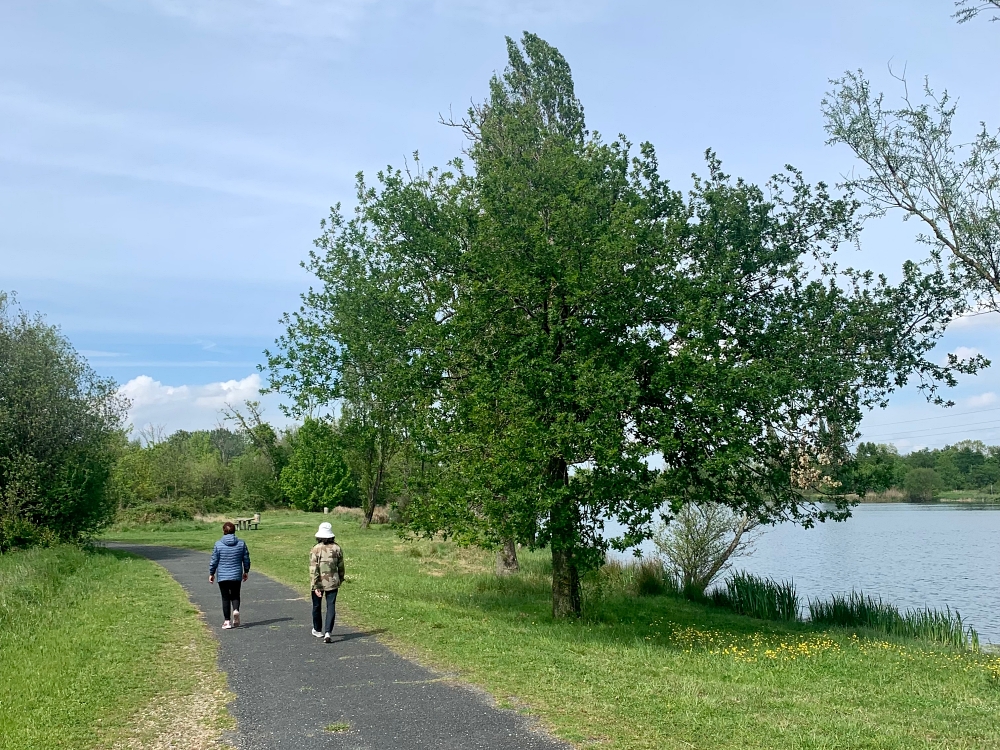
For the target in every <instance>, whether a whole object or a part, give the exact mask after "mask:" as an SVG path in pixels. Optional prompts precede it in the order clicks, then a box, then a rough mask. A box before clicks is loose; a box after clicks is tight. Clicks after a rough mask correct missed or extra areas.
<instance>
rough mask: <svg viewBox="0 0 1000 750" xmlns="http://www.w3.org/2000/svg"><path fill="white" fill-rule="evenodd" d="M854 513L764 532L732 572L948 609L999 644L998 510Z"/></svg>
mask: <svg viewBox="0 0 1000 750" xmlns="http://www.w3.org/2000/svg"><path fill="white" fill-rule="evenodd" d="M853 514H854V515H853V517H852V518H851V519H849V520H848V521H846V522H844V523H825V524H817V526H816V527H815V528H813V529H803V528H801V527H798V526H795V525H793V524H781V525H779V526H775V527H765V530H764V532H763V533H762V534H761V535H760V536H759V537H758V540H757V544H756V548H755V551H754V553H753V555H752V556H750V557H748V558H742V559H740V560H737V561H736V562H735V563H734V565H733V567H734V569H736V568H741V569H743V570H747V571H749V572H751V573H756V574H758V575H763V576H767V577H770V578H775V579H777V580H787V579H791V580H794V581H795V587H796V589H797V590H798V592H799V596H800V598H801V599H802V601H803V602H805V600H806V599H807V598H817V597H824V598H825V597H827V596H829V595H830V594H832V593H847V592H849V591H850V590H851V589H852V588H853V589H857V590H862V591H864V592H865V593H866V594H871V595H873V596H880V597H882V599H883V600H884V601H888V602H892V603H893V604H896V605H897V606H899V607H900V608H907V607H923V606H925V605H926V606H930V607H939V608H942V607H944V606H945V605H948V606H950V607H951V608H952V609H957V610H958V611H959V612H961V613H962V618H963V619H964V620H965V621H966V622H967V623H968V624H970V625H972V626H973V627H975V628H976V630H978V631H979V636H980V638H981V639H982V640H983V641H984V642H992V643H1000V506H990V507H983V506H968V505H911V504H909V503H877V504H865V505H861V506H858V507H857V508H855V509H854V511H853ZM608 531H609V532H612V533H613V532H614V530H613V529H612V528H611V527H610V526H609V528H608ZM643 550H644V552H647V553H648V552H649V551H651V550H652V546H651V544H649V543H647V544H646V545H644V546H643Z"/></svg>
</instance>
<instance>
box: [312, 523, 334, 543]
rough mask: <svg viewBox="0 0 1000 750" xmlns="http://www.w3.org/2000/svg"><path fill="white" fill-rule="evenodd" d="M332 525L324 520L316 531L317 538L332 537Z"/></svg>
mask: <svg viewBox="0 0 1000 750" xmlns="http://www.w3.org/2000/svg"><path fill="white" fill-rule="evenodd" d="M333 536H334V534H333V526H331V525H330V524H329V523H327V522H326V521H324V522H323V523H321V524H320V525H319V530H318V531H317V532H316V538H317V539H333Z"/></svg>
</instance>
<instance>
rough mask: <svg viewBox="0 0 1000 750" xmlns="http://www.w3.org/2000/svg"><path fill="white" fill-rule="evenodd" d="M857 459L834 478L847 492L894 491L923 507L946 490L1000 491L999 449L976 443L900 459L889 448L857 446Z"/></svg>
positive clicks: (896, 453)
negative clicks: (854, 463) (850, 467)
mask: <svg viewBox="0 0 1000 750" xmlns="http://www.w3.org/2000/svg"><path fill="white" fill-rule="evenodd" d="M857 458H858V461H857V464H856V465H855V466H854V467H853V468H852V470H851V473H850V474H849V475H847V476H843V477H839V479H840V480H841V482H842V483H843V488H844V489H845V490H846V491H848V492H857V493H859V494H860V493H864V492H884V491H886V490H890V489H896V490H899V491H901V492H903V493H904V494H905V495H906V497H907V498H908V499H910V500H917V501H927V500H932V499H934V497H935V496H937V495H938V494H939V493H941V492H943V491H946V490H978V491H990V490H992V488H993V485H1000V446H989V445H986V444H985V443H983V442H982V441H979V440H963V441H961V442H959V443H956V444H955V445H949V446H945V447H944V448H935V449H933V450H931V449H928V448H924V449H923V450H919V451H913V452H912V453H908V454H906V455H905V456H901V455H899V451H897V450H896V447H895V446H892V445H885V444H880V443H861V445H859V446H858V451H857ZM998 489H1000V487H998Z"/></svg>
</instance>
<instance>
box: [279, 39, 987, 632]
mask: <svg viewBox="0 0 1000 750" xmlns="http://www.w3.org/2000/svg"><path fill="white" fill-rule="evenodd" d="M508 60H509V63H508V66H507V68H506V70H505V71H504V73H503V74H502V75H498V76H495V77H494V78H493V80H492V81H491V84H490V96H489V98H488V100H487V101H486V102H484V103H483V104H482V105H479V106H476V107H473V109H472V110H471V111H470V112H469V115H468V118H467V119H466V120H464V121H463V122H461V123H457V124H458V125H459V126H460V127H461V128H462V129H463V130H464V132H465V134H466V135H467V137H468V139H469V147H468V149H467V156H468V162H467V164H466V162H465V161H463V160H455V161H454V162H453V163H452V164H451V171H449V172H443V173H439V172H436V171H434V170H430V171H428V172H426V173H425V172H423V171H420V170H418V171H416V172H400V171H394V170H388V171H386V172H383V173H380V174H379V178H378V185H377V186H376V187H368V186H366V185H365V183H364V182H363V181H362V182H359V191H358V198H359V205H358V209H357V212H356V215H355V217H354V218H353V219H352V220H351V221H346V222H345V221H344V220H342V219H341V218H340V217H339V214H335V216H334V217H333V219H332V221H331V222H330V224H328V230H327V232H326V233H325V234H324V236H323V238H321V240H320V241H319V245H320V248H321V249H322V251H323V252H322V253H318V254H314V256H313V257H312V265H311V268H312V269H313V270H314V272H315V273H316V275H317V276H318V277H319V278H320V279H321V280H322V282H323V285H322V287H321V288H319V289H317V290H311V291H310V292H309V293H308V294H307V295H305V296H304V301H305V304H304V305H303V308H302V310H300V312H299V313H297V314H296V316H294V318H291V319H289V323H290V325H289V329H288V334H286V337H284V338H283V340H282V342H281V343H282V346H281V347H280V348H279V352H278V353H277V354H275V355H272V358H271V367H272V383H273V384H274V386H275V387H277V388H282V389H285V390H286V391H287V392H289V393H291V394H292V395H293V396H295V397H296V398H299V399H300V400H301V402H302V403H305V402H306V401H307V400H308V398H309V394H310V393H313V394H315V393H316V392H317V391H315V384H316V383H319V382H321V381H323V379H324V378H327V379H329V382H330V383H331V385H330V387H329V388H328V390H326V391H324V393H327V394H330V395H338V394H339V395H340V397H343V398H345V399H348V400H349V399H350V398H351V396H350V393H351V392H350V391H349V390H339V391H338V390H337V388H338V387H340V386H339V385H337V384H342V383H349V382H352V380H351V379H352V375H351V367H353V365H351V364H350V363H352V362H356V361H357V362H362V361H377V362H378V363H379V368H380V369H379V372H380V373H381V376H380V377H381V380H380V381H379V383H380V386H379V387H380V389H381V390H379V393H380V394H383V395H388V394H391V396H392V398H391V402H392V403H393V404H395V406H396V411H395V412H394V415H395V416H394V419H395V420H396V421H395V423H394V424H395V427H396V428H398V429H405V431H406V433H407V435H408V436H409V439H411V440H412V441H413V443H414V445H415V447H416V448H417V449H418V450H419V451H421V452H422V453H423V455H424V457H425V459H426V463H427V464H428V465H432V466H433V467H434V472H433V479H434V481H433V482H426V483H424V484H423V485H422V487H423V489H422V490H421V491H420V492H419V493H417V494H416V496H415V497H413V498H412V500H411V501H410V503H409V505H408V506H407V508H406V514H405V516H406V521H407V523H408V525H409V528H410V529H411V530H413V531H415V532H417V533H423V534H428V535H430V534H436V533H445V534H448V535H451V536H454V537H455V538H457V539H459V540H460V541H463V542H467V543H474V544H479V545H482V546H486V547H493V548H496V547H500V546H502V545H504V544H505V543H509V542H511V541H517V542H522V543H525V544H529V545H534V546H547V547H548V548H549V549H550V550H551V555H552V566H553V577H552V601H553V614H554V616H556V617H564V616H572V615H576V614H579V613H580V609H581V598H580V578H581V575H582V573H584V572H585V571H586V570H588V569H590V568H593V567H596V566H597V565H599V564H600V563H601V561H602V559H603V556H604V554H605V552H606V549H607V543H606V542H605V541H604V538H603V535H602V529H603V524H604V523H605V521H607V520H609V519H614V520H617V521H618V522H620V523H621V524H623V526H624V527H625V529H626V532H625V534H624V535H623V536H622V537H621V538H618V539H616V540H612V543H614V544H615V545H616V546H618V547H619V548H625V547H627V546H629V545H631V544H634V543H636V542H637V541H639V540H641V539H642V538H645V537H647V536H648V535H649V534H650V533H651V521H652V520H653V518H654V516H655V515H656V513H657V512H658V511H659V510H660V509H662V508H663V507H665V505H666V507H667V508H668V509H670V508H672V509H673V510H674V511H677V510H679V509H680V508H681V507H683V505H684V504H686V503H699V502H706V501H712V502H719V503H724V504H726V505H728V506H730V507H732V508H733V509H734V510H736V511H737V512H739V513H745V514H746V515H747V516H748V517H750V518H752V519H754V520H755V521H757V522H772V521H776V520H779V519H783V518H791V519H793V520H796V521H798V522H800V523H804V524H811V523H813V522H815V521H817V520H823V519H826V518H831V517H832V518H843V517H845V515H846V513H847V508H848V503H847V501H846V499H845V498H844V497H843V495H841V494H839V491H838V488H837V486H836V483H835V481H834V480H832V479H831V476H832V471H833V467H835V466H836V465H837V464H844V463H849V462H850V461H851V457H850V455H849V453H848V451H847V450H846V445H847V443H848V442H849V441H850V440H851V439H852V438H853V437H854V436H855V435H856V427H857V424H858V423H859V421H860V418H861V414H862V409H863V408H864V407H865V406H870V405H875V404H879V403H884V400H885V398H886V396H887V394H889V393H890V392H891V391H892V390H893V389H894V388H897V387H899V386H900V385H902V384H903V383H905V382H906V381H907V380H908V379H909V378H911V377H916V378H917V379H918V380H919V381H920V384H921V385H922V387H925V388H927V389H928V390H929V391H930V392H931V395H932V397H937V396H936V394H935V389H936V388H937V385H938V384H939V383H941V382H944V383H951V382H954V372H955V371H956V370H958V371H971V370H973V369H975V365H976V364H977V363H975V362H973V363H962V362H955V363H952V364H951V366H948V367H942V366H939V365H936V364H935V363H933V362H931V361H930V360H928V359H927V358H926V356H925V355H926V354H927V352H928V351H929V349H930V348H931V347H932V346H933V344H934V341H935V340H936V338H937V337H938V336H939V335H940V333H941V332H942V330H943V327H944V325H945V324H946V323H947V321H948V320H949V319H950V316H952V315H953V314H954V312H955V310H956V309H957V308H958V307H960V305H961V301H960V300H958V299H957V298H956V295H955V293H953V292H951V291H949V289H950V287H948V286H947V285H943V284H942V283H940V282H941V279H940V278H937V277H935V276H925V275H923V274H922V272H921V270H920V268H919V267H917V266H914V265H912V264H911V265H908V266H907V267H906V269H905V273H904V280H903V282H902V283H901V284H900V285H898V286H892V285H890V284H888V283H887V282H886V281H885V280H884V279H876V278H873V277H872V276H871V275H870V274H866V273H861V272H853V271H840V270H839V269H838V268H837V267H836V265H834V264H833V263H832V260H831V254H832V253H833V251H834V250H835V249H836V248H837V246H838V245H839V244H840V243H841V242H843V241H845V240H850V239H852V238H853V237H854V236H855V234H856V232H857V229H858V227H857V223H856V221H855V218H854V212H855V210H856V208H857V206H856V204H855V203H854V202H852V201H850V200H844V199H837V198H834V197H832V196H830V195H829V194H828V193H827V190H826V188H825V186H823V185H822V184H820V185H817V186H809V185H807V184H806V183H805V182H804V180H803V179H802V177H801V176H800V175H799V174H798V173H797V172H795V171H794V170H790V171H788V172H786V173H785V174H784V175H782V176H779V177H776V178H775V179H774V180H772V182H771V183H770V184H769V185H768V186H767V187H768V189H767V191H766V192H765V190H762V189H761V188H758V187H757V186H754V185H749V184H746V183H744V182H742V181H740V180H732V179H731V178H729V177H728V176H727V175H726V174H724V173H723V171H722V169H721V165H720V164H719V162H718V160H717V159H715V157H714V155H712V154H709V167H708V174H707V176H706V177H704V178H702V179H698V180H696V182H695V187H694V189H693V190H692V191H691V193H690V195H688V196H684V195H682V194H681V193H679V192H677V191H675V190H673V189H672V188H670V187H669V185H668V184H667V183H666V181H664V180H663V179H662V178H661V176H660V173H659V165H658V163H657V160H656V156H655V153H654V150H653V148H652V146H650V145H649V144H643V145H642V146H641V148H639V149H638V150H635V149H633V148H632V146H631V145H630V144H629V143H628V142H627V141H625V140H624V139H620V140H618V141H615V142H611V143H605V142H604V141H603V140H602V139H601V138H600V137H599V136H598V135H596V134H594V133H590V132H589V131H588V130H587V128H586V123H585V120H584V114H583V108H582V106H581V104H580V102H579V100H578V99H577V97H576V95H575V92H574V87H573V80H572V76H571V74H570V69H569V66H568V64H567V63H566V61H565V60H564V59H563V57H562V56H561V55H560V54H559V52H558V50H556V49H555V48H553V47H552V46H550V45H549V44H547V43H546V42H544V41H543V40H542V39H540V38H538V37H537V36H534V35H532V34H525V35H524V37H523V39H522V40H521V44H520V45H518V44H517V43H515V42H514V41H512V40H508ZM316 352H323V353H324V356H323V357H316V356H314V355H315V353H316ZM323 387H324V388H327V386H325V385H324V386H323ZM311 388H312V389H313V390H310V389H311ZM817 493H820V494H821V495H823V496H825V497H826V498H827V499H829V500H830V501H832V502H833V506H827V505H822V504H819V503H816V502H813V500H812V499H811V498H815V497H816V494H817ZM668 513H669V510H668Z"/></svg>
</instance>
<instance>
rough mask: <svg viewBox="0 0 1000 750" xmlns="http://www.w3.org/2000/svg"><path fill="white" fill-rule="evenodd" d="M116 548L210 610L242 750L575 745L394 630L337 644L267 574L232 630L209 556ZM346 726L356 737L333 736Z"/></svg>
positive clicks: (340, 629) (523, 749)
mask: <svg viewBox="0 0 1000 750" xmlns="http://www.w3.org/2000/svg"><path fill="white" fill-rule="evenodd" d="M107 546H108V547H110V548H112V549H119V550H124V551H127V552H132V553H134V554H137V555H141V556H143V557H147V558H149V559H150V560H153V561H155V562H157V563H160V564H161V565H162V566H163V567H164V568H166V569H167V571H168V572H169V573H170V574H171V575H172V576H173V577H174V578H175V579H176V580H177V581H178V582H179V583H180V584H181V586H183V587H184V589H185V590H186V591H187V593H188V596H189V597H190V598H191V601H192V602H193V603H194V604H195V605H196V606H197V607H198V608H199V609H200V610H201V611H202V612H203V613H205V615H206V617H207V619H208V622H209V624H210V626H211V627H212V630H213V632H214V633H215V635H216V637H217V638H218V639H219V642H220V649H219V666H220V668H221V669H222V670H223V671H225V672H226V674H227V677H228V679H229V687H230V689H232V691H233V692H234V693H236V700H235V701H234V702H233V704H232V705H231V706H230V710H231V712H232V714H233V716H235V717H236V721H237V724H238V729H237V736H236V737H234V738H233V741H234V744H235V745H236V746H237V747H238V748H240V750H286V749H287V750H293V749H294V750H313V749H317V750H318V749H319V748H323V749H324V750H418V749H419V750H567V749H568V748H569V746H568V745H565V744H563V743H561V742H557V741H555V740H553V739H551V738H548V737H545V736H543V735H542V734H540V733H537V732H534V731H532V729H531V728H530V727H529V726H528V725H527V723H526V721H525V719H524V718H523V717H522V716H520V715H519V714H517V713H516V712H513V711H508V710H501V709H497V708H495V707H494V706H492V705H490V703H489V702H488V699H487V698H486V697H485V696H484V695H483V694H482V693H480V692H479V691H476V690H473V689H471V688H466V687H463V686H461V685H458V684H455V683H454V682H451V681H449V680H447V679H446V678H445V676H443V675H440V674H436V673H434V672H431V671H429V670H427V669H425V668H423V667H421V666H419V665H418V664H415V663H413V662H411V661H409V660H407V659H404V658H402V657H401V656H398V655H397V654H395V653H393V652H392V651H390V650H389V649H388V648H386V647H385V646H383V645H382V644H380V643H379V642H378V641H377V640H376V639H375V638H374V636H376V635H378V634H380V633H384V632H385V631H384V630H373V631H370V632H362V631H358V630H355V629H353V628H349V627H344V626H343V625H339V626H337V627H336V628H335V629H334V636H335V638H334V642H333V643H330V644H326V643H323V642H322V641H321V640H319V639H317V638H314V637H313V636H312V635H311V630H312V624H311V611H312V610H311V606H310V604H309V603H308V602H307V601H304V600H303V599H302V597H300V596H299V595H298V594H297V593H296V592H295V591H293V590H292V589H290V588H289V587H287V586H285V585H283V584H280V583H278V582H277V581H275V580H273V579H271V578H268V577H267V576H264V575H261V574H260V573H257V572H256V571H251V573H250V580H249V581H247V582H246V583H245V584H243V590H242V597H241V598H242V603H241V611H240V613H241V615H242V616H243V618H244V621H245V625H243V627H240V628H236V629H233V630H226V631H223V630H221V628H220V626H221V624H222V605H221V599H220V597H219V593H218V587H216V586H213V585H211V584H209V583H208V560H209V556H208V554H206V553H204V552H195V551H192V550H186V549H179V548H174V547H153V546H146V545H128V544H109V545H107ZM303 567H305V562H304V563H303ZM303 574H305V570H304V571H303ZM257 618H260V619H257ZM372 657H378V658H372ZM339 722H347V723H348V724H349V725H350V727H351V728H350V730H348V731H346V732H338V733H336V734H332V733H329V732H326V731H325V730H324V729H323V728H324V727H326V726H328V725H330V724H336V723H339Z"/></svg>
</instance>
